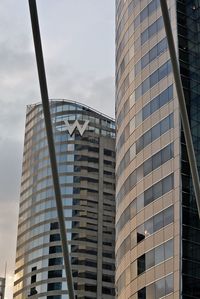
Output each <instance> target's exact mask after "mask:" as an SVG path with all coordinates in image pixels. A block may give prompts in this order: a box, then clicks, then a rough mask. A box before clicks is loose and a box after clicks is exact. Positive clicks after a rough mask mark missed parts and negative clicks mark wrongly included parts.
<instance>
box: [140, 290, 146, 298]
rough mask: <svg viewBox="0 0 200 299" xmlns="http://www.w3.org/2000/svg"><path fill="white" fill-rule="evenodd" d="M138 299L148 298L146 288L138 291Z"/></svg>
mask: <svg viewBox="0 0 200 299" xmlns="http://www.w3.org/2000/svg"><path fill="white" fill-rule="evenodd" d="M138 299H146V288H143V289H141V290H139V291H138Z"/></svg>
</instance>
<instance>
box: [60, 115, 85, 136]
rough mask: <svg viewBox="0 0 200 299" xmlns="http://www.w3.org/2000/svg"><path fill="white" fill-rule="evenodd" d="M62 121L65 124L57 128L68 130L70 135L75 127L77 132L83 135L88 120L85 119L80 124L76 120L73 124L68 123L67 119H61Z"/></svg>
mask: <svg viewBox="0 0 200 299" xmlns="http://www.w3.org/2000/svg"><path fill="white" fill-rule="evenodd" d="M63 121H64V123H65V125H64V126H62V127H57V130H59V131H68V132H69V134H70V136H72V134H73V133H74V131H75V130H76V129H77V130H78V131H79V134H80V135H81V136H83V133H84V132H85V130H86V128H87V126H88V124H89V120H86V121H85V122H84V124H83V125H82V126H81V125H80V124H79V122H78V120H76V121H75V122H74V123H73V124H70V123H69V122H68V120H67V119H63Z"/></svg>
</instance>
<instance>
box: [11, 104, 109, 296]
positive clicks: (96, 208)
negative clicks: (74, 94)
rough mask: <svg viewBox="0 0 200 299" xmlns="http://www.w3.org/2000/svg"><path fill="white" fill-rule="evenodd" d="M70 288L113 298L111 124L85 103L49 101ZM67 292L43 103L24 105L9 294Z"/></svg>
mask: <svg viewBox="0 0 200 299" xmlns="http://www.w3.org/2000/svg"><path fill="white" fill-rule="evenodd" d="M51 113H52V122H53V128H54V138H55V147H56V154H57V163H58V171H59V179H60V186H61V192H62V198H63V205H64V214H65V220H66V221H65V224H66V229H67V237H68V240H69V247H70V248H69V250H70V255H71V263H72V271H73V278H74V287H75V291H76V294H77V297H78V298H79V299H81V298H91V299H95V298H99V299H102V298H105V299H111V298H114V295H115V292H114V270H115V261H114V244H115V227H114V226H115V173H114V172H115V123H114V121H113V119H111V118H109V117H107V116H105V115H103V114H101V113H99V112H97V111H95V110H93V109H91V108H89V107H87V106H84V105H82V104H79V103H76V102H72V101H67V100H55V101H51ZM28 297H30V298H41V299H61V298H65V299H67V298H68V295H67V283H66V278H65V270H64V266H63V258H62V249H61V242H60V234H59V226H58V220H57V211H56V206H55V198H54V190H53V185H52V177H51V168H50V162H49V158H48V147H47V139H46V132H45V127H44V119H43V113H42V106H41V104H35V105H30V106H28V107H27V116H26V128H25V142H24V155H23V167H22V182H21V197H20V211H19V224H18V238H17V256H16V270H15V284H14V298H16V299H27V298H28Z"/></svg>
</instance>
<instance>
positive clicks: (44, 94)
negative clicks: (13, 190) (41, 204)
mask: <svg viewBox="0 0 200 299" xmlns="http://www.w3.org/2000/svg"><path fill="white" fill-rule="evenodd" d="M29 9H30V16H31V23H32V31H33V39H34V45H35V54H36V61H37V68H38V76H39V83H40V92H41V98H42V106H43V113H44V120H45V126H46V134H47V141H48V147H49V157H50V163H51V170H52V178H53V185H54V192H55V198H56V205H57V212H58V220H59V227H60V235H61V242H62V250H63V258H64V265H65V271H66V277H67V285H68V292H69V298H70V299H75V295H74V285H73V278H72V271H71V263H70V257H69V249H68V242H67V234H66V229H65V217H64V212H63V211H64V210H63V204H62V197H61V192H60V185H59V177H58V169H57V162H56V152H55V146H54V138H53V130H52V124H51V113H50V108H49V96H48V89H47V81H46V74H45V67H44V59H43V52H42V43H41V37H40V28H39V21H38V13H37V6H36V1H35V0H29Z"/></svg>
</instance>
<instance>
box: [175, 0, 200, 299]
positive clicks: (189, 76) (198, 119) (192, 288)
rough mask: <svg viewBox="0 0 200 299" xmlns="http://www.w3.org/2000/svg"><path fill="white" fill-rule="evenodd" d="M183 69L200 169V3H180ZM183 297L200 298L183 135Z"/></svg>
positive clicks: (196, 229) (197, 226) (197, 239)
mask: <svg viewBox="0 0 200 299" xmlns="http://www.w3.org/2000/svg"><path fill="white" fill-rule="evenodd" d="M177 23H178V48H179V59H180V70H181V77H182V83H183V87H184V93H185V98H186V104H187V110H188V116H189V120H190V126H191V133H192V138H193V144H194V150H195V154H196V160H197V166H198V169H199V170H200V102H199V96H200V74H199V67H200V60H199V53H200V52H199V42H200V33H199V26H200V3H199V1H194V0H192V1H185V0H183V1H177ZM181 150H182V155H181V173H182V175H181V178H182V285H183V289H182V298H183V299H189V298H200V267H199V265H200V264H199V263H200V222H199V216H198V213H197V206H196V200H195V195H194V190H193V186H192V180H191V174H190V167H189V162H188V157H187V151H186V145H185V140H184V136H183V132H181Z"/></svg>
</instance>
